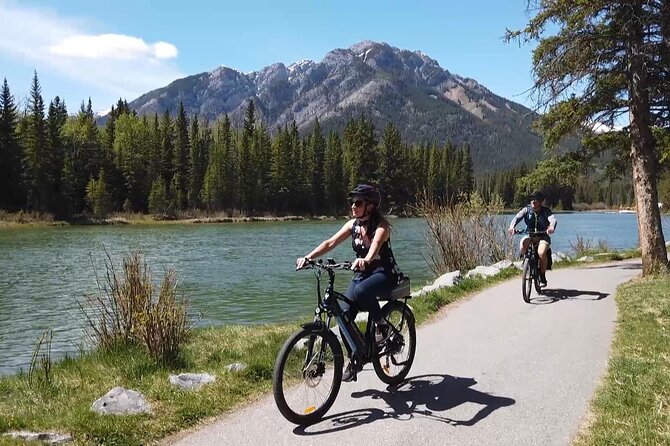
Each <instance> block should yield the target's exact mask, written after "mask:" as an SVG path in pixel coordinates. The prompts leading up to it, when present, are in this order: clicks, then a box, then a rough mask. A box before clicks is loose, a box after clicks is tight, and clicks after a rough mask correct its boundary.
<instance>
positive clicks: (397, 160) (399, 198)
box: [378, 123, 409, 211]
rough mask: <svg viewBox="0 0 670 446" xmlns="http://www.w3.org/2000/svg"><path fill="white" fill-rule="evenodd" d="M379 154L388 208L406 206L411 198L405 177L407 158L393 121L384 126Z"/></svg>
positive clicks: (381, 176) (382, 187)
mask: <svg viewBox="0 0 670 446" xmlns="http://www.w3.org/2000/svg"><path fill="white" fill-rule="evenodd" d="M379 155H380V156H379V174H378V177H379V186H380V189H381V192H382V193H383V196H384V198H385V201H386V206H387V209H389V210H390V211H392V210H393V209H396V208H398V207H404V206H405V204H406V202H407V200H408V198H409V194H408V191H407V185H406V178H405V172H406V171H407V160H406V159H405V148H404V146H403V142H402V137H401V135H400V132H399V131H398V129H397V128H396V127H395V126H394V125H393V124H392V123H389V124H387V125H386V127H385V128H384V133H383V135H382V141H381V147H380V152H379Z"/></svg>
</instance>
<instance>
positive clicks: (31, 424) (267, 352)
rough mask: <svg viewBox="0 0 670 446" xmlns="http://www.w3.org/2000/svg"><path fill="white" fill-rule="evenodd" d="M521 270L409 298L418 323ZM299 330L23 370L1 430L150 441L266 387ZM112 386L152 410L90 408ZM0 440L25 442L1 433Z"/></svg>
mask: <svg viewBox="0 0 670 446" xmlns="http://www.w3.org/2000/svg"><path fill="white" fill-rule="evenodd" d="M517 274H518V272H517V271H515V270H512V269H510V270H506V271H505V272H503V273H502V274H500V275H499V276H496V277H493V278H488V279H485V278H472V279H467V280H464V281H463V282H462V283H460V284H459V285H457V286H454V287H450V288H444V289H442V290H438V291H435V292H433V293H430V294H428V295H425V296H422V297H420V298H416V299H412V301H411V305H412V307H413V308H414V311H415V314H416V317H417V321H419V322H423V321H426V320H428V319H429V318H430V317H431V316H433V315H434V314H435V312H436V311H437V310H439V309H440V308H441V307H443V306H444V305H447V304H449V303H451V302H454V301H456V300H458V299H461V298H463V297H465V296H468V295H470V294H472V293H473V292H476V291H479V290H481V289H483V288H485V287H487V286H490V285H492V284H494V283H498V282H501V281H503V280H505V279H508V278H510V277H513V276H515V275H517ZM306 317H309V315H306ZM297 328H298V324H297V323H295V324H290V325H268V326H253V327H233V326H226V327H220V328H212V329H201V330H196V331H195V332H194V333H193V336H192V338H191V340H190V341H189V342H188V344H187V345H186V347H185V349H184V351H183V353H182V355H181V356H180V358H179V365H178V366H177V367H173V368H171V369H168V368H165V367H161V366H157V365H155V364H154V363H153V362H152V360H151V359H150V358H149V357H148V356H147V355H146V353H145V352H144V351H142V350H140V349H124V350H122V351H117V352H115V353H107V354H102V353H96V352H93V353H90V354H87V355H85V356H83V357H80V358H76V359H68V360H65V361H62V362H59V363H57V364H54V365H53V368H52V370H51V372H50V377H49V379H48V380H46V379H44V377H43V376H42V379H41V380H40V379H33V383H32V385H30V383H29V379H28V376H27V375H25V374H24V375H19V376H13V377H5V378H0V433H2V432H6V431H9V430H32V431H37V430H49V431H59V432H63V433H72V434H73V435H74V437H75V444H124V445H125V444H146V443H147V442H152V441H154V440H157V439H160V438H162V437H164V436H166V435H168V434H169V433H172V432H177V431H179V430H181V429H184V428H187V427H189V426H193V425H194V424H196V423H197V422H198V421H200V420H203V419H206V418H209V417H212V416H215V415H219V414H221V413H224V412H227V411H230V410H232V409H234V408H235V407H238V406H240V405H243V404H245V403H248V402H249V401H252V400H253V399H254V398H257V397H258V396H260V395H262V394H265V393H267V392H268V391H269V390H270V389H271V386H272V382H271V376H272V369H273V366H274V360H275V356H276V354H277V352H278V350H279V348H280V346H281V345H282V343H283V342H284V341H285V339H286V338H287V337H288V335H289V334H290V333H291V332H292V331H294V330H295V329H297ZM233 362H244V363H245V364H247V365H248V368H247V369H246V370H244V371H242V372H240V373H230V372H228V371H227V370H226V366H227V365H229V364H231V363H233ZM181 372H208V373H211V374H214V375H216V376H217V380H216V382H215V383H213V384H209V385H208V386H207V387H205V388H203V389H202V390H201V391H198V392H184V391H181V390H179V389H177V388H175V387H173V386H171V385H170V384H169V383H168V375H169V374H172V373H181ZM38 375H39V374H38ZM38 378H39V376H38ZM40 381H41V382H40ZM114 386H123V387H126V388H130V389H134V390H139V391H140V392H142V393H143V394H144V395H145V396H146V398H147V400H148V401H149V402H150V403H151V404H152V406H153V411H154V414H153V415H141V416H121V417H117V416H100V415H97V414H95V413H93V412H92V411H91V410H90V407H91V404H92V402H93V401H94V400H95V399H97V398H99V397H101V396H102V395H104V394H105V393H106V392H107V391H109V390H110V389H111V388H112V387H114ZM0 444H21V443H20V442H16V441H13V440H9V439H7V438H3V437H1V436H0Z"/></svg>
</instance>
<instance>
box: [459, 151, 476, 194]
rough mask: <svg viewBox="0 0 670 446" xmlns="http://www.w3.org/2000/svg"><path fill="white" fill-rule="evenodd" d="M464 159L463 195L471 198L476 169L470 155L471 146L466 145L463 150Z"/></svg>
mask: <svg viewBox="0 0 670 446" xmlns="http://www.w3.org/2000/svg"><path fill="white" fill-rule="evenodd" d="M462 152H463V159H462V161H461V173H460V178H461V193H462V194H463V195H464V196H465V197H468V198H469V197H470V194H471V193H472V191H473V187H474V169H473V167H472V155H471V154H470V145H469V144H466V145H465V147H464V148H463V150H462Z"/></svg>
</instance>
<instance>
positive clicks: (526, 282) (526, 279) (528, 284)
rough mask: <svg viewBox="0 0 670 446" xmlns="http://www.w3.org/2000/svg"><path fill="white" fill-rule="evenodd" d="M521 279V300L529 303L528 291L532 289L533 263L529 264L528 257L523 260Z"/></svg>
mask: <svg viewBox="0 0 670 446" xmlns="http://www.w3.org/2000/svg"><path fill="white" fill-rule="evenodd" d="M521 281H522V283H521V292H522V293H523V300H524V302H526V303H530V293H531V292H532V290H533V265H531V262H530V260H528V259H526V260H524V262H523V276H522V277H521Z"/></svg>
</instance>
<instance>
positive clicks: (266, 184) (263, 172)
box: [252, 123, 272, 210]
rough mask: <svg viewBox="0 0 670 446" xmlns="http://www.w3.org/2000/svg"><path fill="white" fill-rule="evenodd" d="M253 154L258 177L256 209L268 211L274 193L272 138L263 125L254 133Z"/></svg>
mask: <svg viewBox="0 0 670 446" xmlns="http://www.w3.org/2000/svg"><path fill="white" fill-rule="evenodd" d="M252 154H253V157H252V158H253V165H254V170H255V176H256V186H255V190H256V194H255V203H256V207H257V208H258V209H262V210H267V209H268V208H269V206H270V199H269V197H270V195H271V193H272V138H271V137H270V134H269V133H268V131H267V128H266V127H265V126H264V125H263V124H262V123H261V124H260V125H258V126H256V129H255V131H254V144H253V150H252Z"/></svg>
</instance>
